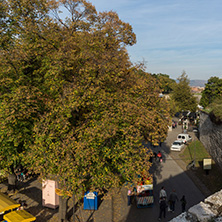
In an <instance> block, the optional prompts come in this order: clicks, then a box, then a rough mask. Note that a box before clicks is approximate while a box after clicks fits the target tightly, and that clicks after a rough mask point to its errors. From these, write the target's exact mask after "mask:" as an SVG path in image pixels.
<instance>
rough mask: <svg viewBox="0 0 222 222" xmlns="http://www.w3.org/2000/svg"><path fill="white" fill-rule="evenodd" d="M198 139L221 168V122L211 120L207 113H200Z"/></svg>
mask: <svg viewBox="0 0 222 222" xmlns="http://www.w3.org/2000/svg"><path fill="white" fill-rule="evenodd" d="M199 132H200V134H199V135H200V136H199V139H200V141H201V142H202V143H203V145H204V147H205V148H206V149H207V151H208V153H209V154H210V155H211V157H212V158H213V160H214V161H215V162H217V163H218V165H219V166H220V168H221V169H222V124H221V125H216V124H215V123H213V122H211V120H210V117H209V115H208V114H207V113H204V112H201V113H200V125H199Z"/></svg>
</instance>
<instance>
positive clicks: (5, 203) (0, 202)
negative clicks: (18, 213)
mask: <svg viewBox="0 0 222 222" xmlns="http://www.w3.org/2000/svg"><path fill="white" fill-rule="evenodd" d="M18 207H20V204H19V203H17V202H16V201H15V200H13V199H11V198H9V197H8V196H7V195H5V194H3V193H0V213H1V214H3V213H4V212H5V211H9V210H13V209H16V208H18Z"/></svg>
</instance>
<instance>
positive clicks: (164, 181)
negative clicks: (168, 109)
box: [124, 126, 204, 222]
mask: <svg viewBox="0 0 222 222" xmlns="http://www.w3.org/2000/svg"><path fill="white" fill-rule="evenodd" d="M179 133H181V127H180V126H178V127H177V128H176V129H173V130H172V131H171V132H169V134H168V137H167V139H166V141H165V142H164V143H163V144H162V146H161V147H155V148H153V149H155V152H158V151H159V150H160V151H161V152H162V153H163V162H162V163H159V162H155V163H154V166H153V168H152V170H153V171H154V198H155V203H154V206H153V207H152V208H144V209H137V207H136V206H135V205H132V206H130V207H128V209H127V216H126V217H125V219H124V221H126V222H143V221H150V222H153V221H158V216H159V203H158V201H159V199H158V196H159V191H160V189H161V187H162V186H164V187H165V189H166V192H167V194H168V196H169V194H170V192H171V191H172V189H175V190H176V192H177V194H178V198H179V199H180V198H181V197H182V195H185V197H186V199H187V207H186V208H187V209H188V208H190V207H191V206H193V205H195V204H197V203H199V202H200V201H202V200H204V195H203V194H202V193H201V192H200V191H199V189H198V188H197V187H196V185H195V184H194V183H193V181H192V180H191V179H190V178H189V177H188V176H187V174H186V173H185V172H184V171H183V170H182V169H181V168H180V167H179V166H178V165H177V163H176V162H175V161H174V160H173V159H172V158H171V156H170V148H169V147H170V144H171V143H172V142H173V141H174V140H175V139H176V136H177V134H179ZM166 213H167V215H166V219H162V220H161V221H163V222H164V221H169V220H171V219H172V218H174V217H176V216H177V215H179V214H180V213H181V204H180V202H177V203H176V210H175V212H174V213H171V212H166Z"/></svg>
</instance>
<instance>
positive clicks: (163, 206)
mask: <svg viewBox="0 0 222 222" xmlns="http://www.w3.org/2000/svg"><path fill="white" fill-rule="evenodd" d="M166 208H167V203H166V198H161V199H160V214H159V220H161V219H162V214H163V218H166Z"/></svg>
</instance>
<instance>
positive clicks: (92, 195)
mask: <svg viewBox="0 0 222 222" xmlns="http://www.w3.org/2000/svg"><path fill="white" fill-rule="evenodd" d="M85 197H86V199H95V197H96V195H95V194H94V193H93V192H89V193H87V194H86V195H85Z"/></svg>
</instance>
